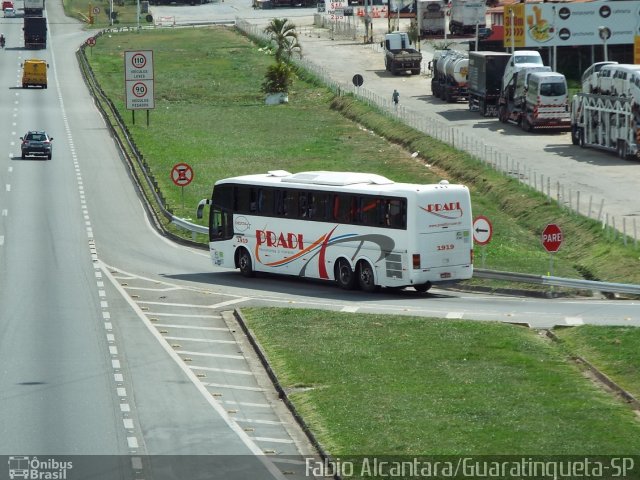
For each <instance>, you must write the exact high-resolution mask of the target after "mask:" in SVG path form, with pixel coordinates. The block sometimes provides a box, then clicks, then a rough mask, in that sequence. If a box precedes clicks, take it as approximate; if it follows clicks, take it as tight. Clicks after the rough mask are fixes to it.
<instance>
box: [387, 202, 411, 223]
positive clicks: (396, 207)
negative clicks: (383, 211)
mask: <svg viewBox="0 0 640 480" xmlns="http://www.w3.org/2000/svg"><path fill="white" fill-rule="evenodd" d="M389 226H390V227H393V228H403V229H404V228H407V205H406V203H405V201H404V200H402V199H394V200H390V201H389Z"/></svg>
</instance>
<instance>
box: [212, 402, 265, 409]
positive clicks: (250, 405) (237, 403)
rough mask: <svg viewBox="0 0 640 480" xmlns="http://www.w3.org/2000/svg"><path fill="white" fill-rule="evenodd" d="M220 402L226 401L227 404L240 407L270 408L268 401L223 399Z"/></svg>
mask: <svg viewBox="0 0 640 480" xmlns="http://www.w3.org/2000/svg"><path fill="white" fill-rule="evenodd" d="M222 403H228V404H229V405H240V406H241V407H256V408H271V405H269V404H268V403H251V402H236V401H235V400H224V401H223V402H222Z"/></svg>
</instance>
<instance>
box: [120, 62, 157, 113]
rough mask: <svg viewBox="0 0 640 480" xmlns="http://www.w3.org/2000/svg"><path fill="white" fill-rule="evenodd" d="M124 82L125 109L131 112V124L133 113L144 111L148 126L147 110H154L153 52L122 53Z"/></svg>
mask: <svg viewBox="0 0 640 480" xmlns="http://www.w3.org/2000/svg"><path fill="white" fill-rule="evenodd" d="M124 80H125V82H124V83H125V93H126V97H127V109H128V110H132V115H133V123H136V121H135V119H136V117H135V111H136V110H146V111H147V126H149V109H152V108H155V97H154V94H153V86H154V80H153V50H138V51H126V52H124Z"/></svg>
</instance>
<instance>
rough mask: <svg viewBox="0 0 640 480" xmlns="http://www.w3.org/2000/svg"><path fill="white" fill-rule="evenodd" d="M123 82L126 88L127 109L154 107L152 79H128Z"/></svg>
mask: <svg viewBox="0 0 640 480" xmlns="http://www.w3.org/2000/svg"><path fill="white" fill-rule="evenodd" d="M125 83H126V88H127V109H128V110H148V109H151V108H155V101H154V98H153V80H128V81H127V82H125Z"/></svg>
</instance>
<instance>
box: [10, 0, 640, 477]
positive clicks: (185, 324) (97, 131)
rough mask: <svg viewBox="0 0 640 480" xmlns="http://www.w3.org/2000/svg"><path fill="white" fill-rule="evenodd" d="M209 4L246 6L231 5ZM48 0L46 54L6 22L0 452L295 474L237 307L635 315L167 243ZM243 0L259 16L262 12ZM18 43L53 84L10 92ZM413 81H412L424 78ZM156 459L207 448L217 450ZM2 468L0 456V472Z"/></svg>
mask: <svg viewBox="0 0 640 480" xmlns="http://www.w3.org/2000/svg"><path fill="white" fill-rule="evenodd" d="M203 7H205V8H211V9H215V8H219V10H220V11H222V10H223V9H225V12H227V13H225V15H227V14H229V12H231V13H233V12H237V11H238V10H237V9H236V8H235V7H234V6H233V3H232V2H227V3H225V4H224V5H223V4H210V5H205V6H203ZM47 8H48V11H47V13H48V18H49V26H50V33H51V35H50V44H49V48H48V49H47V50H46V51H44V50H43V51H35V52H32V51H25V50H23V49H22V42H21V33H22V32H21V19H19V18H16V19H9V20H4V21H3V22H4V23H3V32H4V33H5V36H6V37H7V39H8V45H7V47H8V48H7V49H6V50H5V51H3V52H0V64H1V65H2V68H1V69H0V82H1V83H0V85H4V86H5V88H0V112H1V115H0V126H1V127H2V129H1V132H2V133H0V141H1V143H0V144H2V145H3V146H4V148H5V156H4V157H3V158H2V159H0V213H1V216H0V404H1V405H2V408H1V409H0V431H1V432H2V435H0V455H33V454H38V455H40V456H45V457H46V456H48V455H96V454H101V455H111V456H113V457H108V458H107V460H109V459H112V460H113V461H105V463H104V464H102V463H100V462H98V461H94V462H88V463H89V464H90V465H89V467H91V468H93V470H92V471H91V477H90V478H105V479H107V478H108V479H114V478H123V479H124V478H129V477H130V476H132V475H133V473H132V472H134V471H135V472H137V477H141V476H142V477H144V476H145V473H146V476H148V477H149V478H156V479H165V478H166V479H167V480H169V479H174V478H176V479H177V478H194V479H197V478H200V477H199V473H201V470H202V469H204V468H206V469H207V472H208V475H209V477H210V472H211V471H216V472H218V475H217V478H225V479H233V478H238V479H240V478H253V479H262V478H281V477H282V473H281V472H283V471H287V472H289V471H295V473H298V474H300V465H299V464H296V463H291V462H288V461H287V460H290V459H291V458H292V456H294V455H297V454H298V453H300V452H302V453H306V452H307V451H308V448H309V447H308V445H307V443H306V442H305V439H304V437H303V436H302V435H301V434H300V432H299V430H298V429H296V427H295V424H294V422H292V421H291V419H290V418H289V417H288V416H287V413H286V412H285V411H283V408H282V404H281V402H280V401H279V399H278V398H277V397H276V396H275V394H274V392H273V388H272V387H271V386H270V384H269V382H268V380H267V379H266V378H265V376H264V371H263V369H262V368H261V367H260V365H259V363H258V362H257V360H256V359H255V358H254V357H253V356H252V354H251V350H250V348H248V346H247V345H246V340H245V339H244V337H243V336H242V335H239V334H238V333H239V329H238V327H237V325H236V324H235V323H234V321H233V319H232V318H230V317H229V316H228V315H227V314H224V312H226V311H228V310H230V309H231V308H233V307H234V306H245V305H278V306H287V307H313V308H323V309H328V310H333V311H345V312H355V311H360V312H373V311H375V312H388V313H398V314H407V315H419V316H439V317H446V318H469V319H477V320H497V321H508V322H519V323H527V324H530V325H532V326H535V327H548V326H551V325H555V324H560V325H577V324H581V323H597V324H608V325H613V324H616V325H638V324H639V323H640V314H639V308H638V304H637V302H627V301H613V302H612V301H606V300H602V299H596V298H593V299H554V300H548V299H532V298H519V297H509V296H499V295H478V294H467V293H462V292H456V291H455V290H443V289H434V290H433V291H432V292H431V293H430V294H429V295H426V296H425V295H419V294H417V293H415V292H411V291H403V292H396V293H389V292H381V293H380V294H376V295H365V294H363V293H361V292H344V291H341V290H338V289H337V288H335V287H334V286H332V285H328V284H316V283H315V282H305V281H302V282H301V281H299V280H297V279H291V278H274V277H262V276H259V277H257V278H255V279H252V280H251V282H250V283H248V282H247V281H246V279H244V278H242V277H241V276H240V275H239V274H238V273H237V272H231V271H226V270H221V269H216V268H214V267H212V266H211V264H210V261H209V258H208V255H207V254H206V253H205V252H203V251H200V250H192V249H189V248H185V247H182V246H179V245H176V244H173V243H171V242H169V241H168V240H166V239H165V238H164V237H162V236H161V235H159V234H158V233H157V232H156V231H155V230H154V229H153V228H152V227H151V225H150V223H149V221H148V220H147V217H146V215H145V211H144V209H143V208H142V205H141V202H140V199H139V197H138V194H137V192H136V190H135V188H134V187H133V186H132V182H131V178H130V175H129V173H128V169H127V166H126V163H125V162H124V161H123V160H122V159H121V157H120V153H119V152H118V150H117V148H116V147H115V145H114V143H113V141H112V139H111V138H110V135H109V131H108V129H107V128H106V126H105V124H104V121H103V120H102V119H101V117H100V115H99V114H98V112H97V110H96V109H95V108H94V106H93V103H92V99H91V98H90V96H89V95H88V93H87V91H86V88H85V86H84V83H83V81H82V79H81V77H80V74H79V70H78V67H77V64H76V60H75V56H74V50H75V48H76V47H77V46H78V45H80V44H81V43H82V41H83V40H84V39H85V38H86V37H87V36H89V35H88V34H87V33H85V32H82V30H81V28H80V27H79V26H78V25H76V24H75V22H72V21H69V20H68V19H66V18H65V17H64V16H63V15H62V12H61V8H60V6H59V5H57V4H54V3H53V2H52V3H48V4H47ZM184 8H185V10H184V11H187V10H186V9H188V8H191V7H184ZM246 10H248V11H249V12H250V14H252V15H256V16H261V15H264V16H263V17H262V20H261V21H266V20H267V16H266V15H265V13H266V12H260V11H258V12H254V11H253V10H250V9H246ZM269 13H270V12H269ZM292 13H295V12H292ZM354 48H356V49H357V50H355V51H356V52H359V51H366V48H365V47H361V46H355V47H354ZM26 56H29V57H31V56H39V57H41V58H45V59H46V60H47V61H48V62H49V63H50V65H51V67H50V70H49V80H50V85H49V88H48V89H46V90H38V89H28V90H23V89H21V88H17V86H18V84H19V64H20V61H21V60H22V59H24V58H25V57H26ZM356 56H357V55H356ZM372 62H373V60H372ZM372 65H373V63H372ZM369 68H371V67H369ZM344 75H345V76H347V75H350V72H349V71H346V70H345V72H344ZM368 76H369V74H367V77H368ZM384 77H385V76H384V75H383V74H375V76H374V78H378V79H380V81H382V79H384ZM349 78H350V77H349ZM391 80H394V81H395V80H399V79H391ZM405 80H406V82H407V83H406V84H407V85H409V83H408V82H413V83H415V84H416V88H417V87H418V86H420V83H418V82H421V81H422V82H423V81H424V79H421V78H418V77H416V78H411V79H405ZM372 83H373V82H372ZM380 88H381V91H382V89H384V90H386V89H387V86H384V87H383V86H382V83H381V86H380ZM402 88H403V90H402V91H405V92H407V91H408V90H407V89H405V87H402ZM406 97H408V95H407V94H406V93H405V97H403V98H406ZM31 128H44V129H46V130H48V131H49V132H50V134H51V135H53V136H54V138H55V140H54V144H55V148H54V154H53V160H51V161H47V160H35V159H34V160H32V159H29V160H21V159H20V158H19V141H18V137H19V136H20V135H21V134H22V133H23V132H24V131H26V130H27V129H31ZM194 208H195V205H194ZM263 454H266V455H267V457H266V458H268V459H271V460H274V463H271V462H267V461H264V460H265V459H266V458H265V456H264V455H263ZM159 455H202V456H205V457H203V458H205V459H207V460H210V461H214V462H215V463H214V464H213V465H211V464H209V465H203V464H197V463H195V464H194V462H192V461H191V462H190V461H189V457H187V460H186V461H185V462H182V463H181V462H179V461H178V460H184V459H185V458H184V457H181V458H180V459H177V458H173V457H171V458H166V457H156V456H159ZM210 455H214V457H211V456H210ZM138 456H139V458H140V459H141V460H140V464H138V463H136V462H135V461H134V460H135V459H136V458H138ZM83 458H85V457H80V460H81V459H83ZM76 460H78V462H80V460H79V459H78V457H76ZM103 460H105V459H103ZM278 461H280V462H279V463H278ZM274 465H275V467H274ZM199 471H200V472H199ZM4 474H5V470H3V469H2V468H0V478H3V477H2V475H4ZM133 476H135V475H133ZM205 476H206V475H205ZM209 477H207V478H209ZM82 478H89V475H84V476H83V477H82ZM286 478H297V477H296V476H295V475H289V474H287V477H286Z"/></svg>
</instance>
